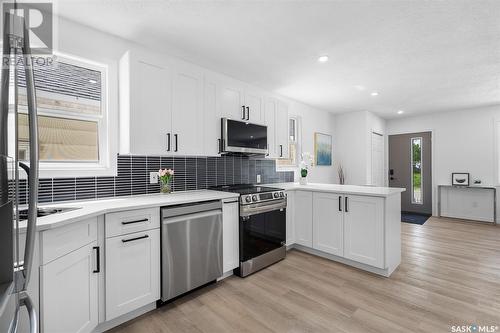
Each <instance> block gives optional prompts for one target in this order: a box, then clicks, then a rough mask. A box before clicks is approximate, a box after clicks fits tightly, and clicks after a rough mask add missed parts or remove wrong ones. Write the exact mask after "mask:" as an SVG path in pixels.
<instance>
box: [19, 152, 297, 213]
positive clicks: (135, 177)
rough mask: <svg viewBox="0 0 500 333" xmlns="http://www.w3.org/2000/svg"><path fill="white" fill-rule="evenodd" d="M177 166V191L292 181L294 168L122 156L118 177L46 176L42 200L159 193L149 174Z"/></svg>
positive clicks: (23, 198)
mask: <svg viewBox="0 0 500 333" xmlns="http://www.w3.org/2000/svg"><path fill="white" fill-rule="evenodd" d="M160 168H167V169H174V171H175V175H174V178H173V184H172V185H173V187H172V188H173V190H174V191H186V190H200V189H206V188H209V187H211V186H216V185H232V184H253V183H256V180H257V174H260V175H261V183H277V182H292V181H293V178H294V176H293V174H294V173H293V171H285V172H277V171H276V165H275V161H274V160H269V159H252V158H248V157H242V156H221V157H182V156H176V157H172V156H129V155H119V156H118V175H117V176H116V177H81V178H45V179H40V181H39V193H38V201H39V202H41V203H47V202H55V201H69V200H83V199H86V200H88V199H100V198H107V197H114V196H130V195H137V194H147V193H159V191H160V186H159V184H149V173H150V172H156V171H158V170H159V169H160ZM28 191H29V189H28V185H27V182H26V180H25V179H22V180H20V181H19V203H20V204H25V203H26V202H27V196H28Z"/></svg>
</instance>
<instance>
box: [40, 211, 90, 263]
mask: <svg viewBox="0 0 500 333" xmlns="http://www.w3.org/2000/svg"><path fill="white" fill-rule="evenodd" d="M40 240H41V248H42V256H41V258H42V264H46V263H48V262H50V261H52V260H54V259H57V258H59V257H61V256H63V255H65V254H68V253H70V252H71V251H74V250H76V249H79V248H81V247H82V246H84V245H87V244H89V243H92V242H93V241H96V240H97V218H96V217H95V218H91V219H87V220H82V221H80V222H74V223H72V224H70V225H67V226H64V227H60V228H56V229H52V230H47V231H44V232H42V233H41V236H40Z"/></svg>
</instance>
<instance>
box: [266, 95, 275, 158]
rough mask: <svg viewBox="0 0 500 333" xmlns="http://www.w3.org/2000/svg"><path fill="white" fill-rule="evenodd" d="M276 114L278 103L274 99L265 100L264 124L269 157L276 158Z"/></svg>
mask: <svg viewBox="0 0 500 333" xmlns="http://www.w3.org/2000/svg"><path fill="white" fill-rule="evenodd" d="M277 112H278V101H277V100H276V99H274V98H271V97H269V98H266V100H265V103H264V123H265V125H266V126H267V144H268V145H269V147H268V151H269V157H271V158H276V157H278V155H277V153H276V152H277V149H276V113H277Z"/></svg>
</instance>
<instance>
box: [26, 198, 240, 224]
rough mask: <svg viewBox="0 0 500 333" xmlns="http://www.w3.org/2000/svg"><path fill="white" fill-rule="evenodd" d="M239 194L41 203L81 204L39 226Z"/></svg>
mask: <svg viewBox="0 0 500 333" xmlns="http://www.w3.org/2000/svg"><path fill="white" fill-rule="evenodd" d="M237 197H239V195H238V194H235V193H229V192H219V191H210V190H200V191H185V192H177V193H170V194H146V195H136V196H131V197H117V198H116V197H115V198H107V199H101V200H92V201H71V202H64V203H51V204H43V205H39V207H56V208H63V207H75V208H76V207H78V208H79V209H75V210H72V211H68V212H64V213H59V214H53V215H49V216H45V217H39V218H38V219H37V230H38V231H42V230H47V229H52V228H56V227H60V226H63V225H66V224H70V223H73V222H76V221H80V220H82V219H86V218H91V217H95V216H99V215H103V214H106V213H111V212H116V211H123V210H130V209H140V208H151V207H162V206H171V205H179V204H184V203H191V202H201V201H208V200H223V199H230V198H237ZM25 228H26V222H21V223H20V229H25Z"/></svg>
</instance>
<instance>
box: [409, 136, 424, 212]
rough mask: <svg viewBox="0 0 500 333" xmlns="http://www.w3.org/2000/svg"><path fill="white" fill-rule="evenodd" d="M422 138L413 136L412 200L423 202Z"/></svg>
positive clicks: (418, 202)
mask: <svg viewBox="0 0 500 333" xmlns="http://www.w3.org/2000/svg"><path fill="white" fill-rule="evenodd" d="M422 176H423V175H422V138H411V191H412V196H411V198H412V199H411V201H412V203H414V204H423V192H422V184H423V182H422V181H423V178H422Z"/></svg>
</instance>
